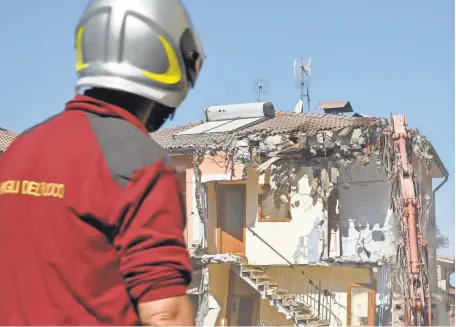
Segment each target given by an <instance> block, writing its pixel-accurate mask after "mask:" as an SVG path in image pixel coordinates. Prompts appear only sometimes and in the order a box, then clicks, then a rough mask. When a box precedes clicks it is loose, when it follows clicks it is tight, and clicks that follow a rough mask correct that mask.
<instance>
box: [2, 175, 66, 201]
mask: <svg viewBox="0 0 456 327" xmlns="http://www.w3.org/2000/svg"><path fill="white" fill-rule="evenodd" d="M6 194H21V195H31V196H44V197H53V198H59V199H62V198H63V197H64V196H65V185H64V184H59V183H44V182H34V181H26V180H9V181H4V182H0V195H6Z"/></svg>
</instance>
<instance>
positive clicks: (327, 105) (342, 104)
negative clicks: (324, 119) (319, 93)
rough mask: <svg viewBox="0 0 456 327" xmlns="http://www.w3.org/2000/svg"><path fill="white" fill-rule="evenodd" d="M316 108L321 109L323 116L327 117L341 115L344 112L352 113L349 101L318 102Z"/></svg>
mask: <svg viewBox="0 0 456 327" xmlns="http://www.w3.org/2000/svg"><path fill="white" fill-rule="evenodd" d="M317 108H318V109H323V111H324V112H325V114H329V115H342V114H344V113H346V112H353V108H352V106H351V104H350V101H332V102H320V103H319V104H318V106H317Z"/></svg>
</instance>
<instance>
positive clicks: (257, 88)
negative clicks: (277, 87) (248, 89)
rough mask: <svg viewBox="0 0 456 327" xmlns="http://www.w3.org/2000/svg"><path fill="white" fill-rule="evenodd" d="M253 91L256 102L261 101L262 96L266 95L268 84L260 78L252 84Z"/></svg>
mask: <svg viewBox="0 0 456 327" xmlns="http://www.w3.org/2000/svg"><path fill="white" fill-rule="evenodd" d="M253 91H254V93H255V98H256V101H258V102H261V101H263V95H264V94H267V93H268V82H267V81H266V80H265V79H262V78H259V79H256V80H255V81H254V84H253Z"/></svg>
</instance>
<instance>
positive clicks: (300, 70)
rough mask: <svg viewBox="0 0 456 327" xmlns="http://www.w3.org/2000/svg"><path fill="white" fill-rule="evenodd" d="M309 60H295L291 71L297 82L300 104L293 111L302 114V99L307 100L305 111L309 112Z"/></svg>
mask: <svg viewBox="0 0 456 327" xmlns="http://www.w3.org/2000/svg"><path fill="white" fill-rule="evenodd" d="M310 61H311V58H303V57H301V58H299V59H295V61H294V64H293V71H294V76H295V79H296V81H297V82H298V85H299V88H300V90H301V93H300V102H298V104H297V105H296V108H295V111H296V112H297V110H301V111H300V112H303V103H304V98H307V111H310V91H309V82H308V81H307V79H308V77H310V75H311V69H310Z"/></svg>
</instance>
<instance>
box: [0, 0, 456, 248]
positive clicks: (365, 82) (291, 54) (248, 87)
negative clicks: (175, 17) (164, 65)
mask: <svg viewBox="0 0 456 327" xmlns="http://www.w3.org/2000/svg"><path fill="white" fill-rule="evenodd" d="M184 1H185V3H186V5H187V7H188V10H189V11H190V14H191V15H192V19H193V21H194V23H195V25H196V26H197V27H198V28H199V30H200V34H201V37H202V39H203V42H204V44H205V50H206V54H207V57H208V58H207V60H206V62H205V65H204V69H203V72H202V74H201V77H200V79H199V81H198V84H197V87H196V88H195V90H194V91H193V92H192V93H191V94H190V95H189V97H188V99H187V100H186V101H185V103H184V104H183V105H182V106H181V108H180V109H179V110H178V112H177V116H176V118H175V120H174V121H173V122H172V123H171V125H175V124H182V123H186V122H189V121H192V120H196V119H200V118H202V110H203V108H205V107H207V106H209V105H216V104H227V103H239V102H248V101H253V100H255V98H254V93H253V84H254V81H255V80H256V79H258V78H263V79H266V80H267V83H268V93H267V94H266V96H265V99H267V100H270V101H272V102H273V103H274V104H275V106H276V107H277V108H280V109H281V110H292V109H293V108H294V106H295V104H296V102H297V100H298V99H299V90H298V89H297V88H296V86H295V81H294V77H293V60H294V58H296V57H301V56H305V57H307V56H310V57H312V66H313V72H312V73H313V76H312V79H311V82H310V85H311V86H310V87H311V94H312V106H313V107H315V105H316V104H317V103H318V102H320V101H333V100H349V101H350V102H351V103H352V106H353V108H354V110H355V111H357V112H360V113H363V114H366V115H373V116H383V117H389V114H390V113H391V112H393V113H405V112H406V113H407V117H408V120H409V124H410V125H411V126H412V127H419V129H420V131H421V132H422V133H424V134H425V135H426V136H428V137H429V139H430V140H431V141H432V143H433V144H434V146H435V147H436V149H437V151H438V153H439V154H440V156H441V159H442V161H443V162H444V164H445V165H446V167H447V168H448V170H449V171H450V174H451V177H450V180H449V182H448V183H447V184H446V185H445V186H444V187H443V188H441V190H440V191H439V193H438V197H437V222H438V224H439V225H440V227H441V229H442V230H443V231H444V232H445V233H446V234H447V235H448V236H449V237H450V238H451V239H454V217H455V212H454V176H453V172H454V2H453V1H450V0H439V1H422V0H418V1H412V0H401V1H393V0H384V1H361V0H359V1H352V0H345V1H321V0H312V1H302V0H286V1H277V0H276V1H272V0H271V1H265V0H262V1H261V0H248V1H241V0H230V1H208V0H206V1H204V0H198V1H197V0H184ZM86 3H87V2H86V1H84V0H78V1H61V0H59V1H57V0H40V1H30V0H15V1H5V3H4V4H2V12H3V13H4V15H2V20H1V21H0V27H1V28H0V39H1V40H3V41H2V44H3V45H2V47H1V48H2V49H1V51H0V62H1V63H2V78H1V79H0V87H1V89H2V90H3V97H1V98H0V111H1V115H0V117H1V118H0V126H2V127H6V128H9V129H12V130H15V131H22V130H24V129H25V128H27V127H28V126H30V125H33V124H35V123H37V122H39V121H41V120H43V119H45V118H46V117H47V116H49V115H51V114H54V113H56V112H58V111H60V110H61V109H62V107H63V105H64V103H65V102H66V101H67V100H69V99H70V98H71V97H72V95H73V90H74V82H75V71H74V58H75V55H74V51H73V44H74V41H73V33H74V27H75V24H76V23H77V20H78V16H79V14H80V13H81V11H82V10H83V9H84V6H85V4H86ZM443 252H444V253H447V254H454V245H453V246H452V247H451V248H450V249H447V250H444V251H443Z"/></svg>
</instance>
